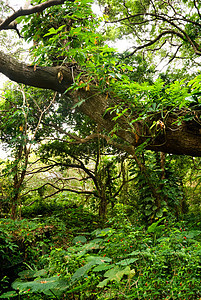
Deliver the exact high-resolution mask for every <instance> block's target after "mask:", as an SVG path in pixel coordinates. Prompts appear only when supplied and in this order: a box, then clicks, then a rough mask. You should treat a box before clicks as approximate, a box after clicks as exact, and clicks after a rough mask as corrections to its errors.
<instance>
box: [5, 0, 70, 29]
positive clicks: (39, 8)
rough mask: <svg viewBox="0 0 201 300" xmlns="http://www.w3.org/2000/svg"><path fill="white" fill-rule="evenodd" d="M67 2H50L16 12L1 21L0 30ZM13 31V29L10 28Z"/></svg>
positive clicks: (52, 0) (58, 0) (62, 0)
mask: <svg viewBox="0 0 201 300" xmlns="http://www.w3.org/2000/svg"><path fill="white" fill-rule="evenodd" d="M69 1H71V2H74V0H69ZM64 2H65V0H49V1H46V2H44V3H41V4H38V5H35V6H33V7H31V8H28V9H22V8H21V9H19V10H17V11H16V12H14V13H13V14H12V15H11V16H9V17H8V18H6V19H5V20H4V21H2V20H0V30H3V29H8V27H9V26H10V25H11V23H12V22H13V21H15V20H16V19H17V18H18V17H21V16H28V15H32V14H34V13H37V12H41V11H43V10H45V9H46V8H48V7H51V6H54V5H61V4H64ZM10 29H13V28H10Z"/></svg>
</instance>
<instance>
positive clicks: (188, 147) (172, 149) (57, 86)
mask: <svg viewBox="0 0 201 300" xmlns="http://www.w3.org/2000/svg"><path fill="white" fill-rule="evenodd" d="M75 72H76V71H75ZM0 73H3V74H4V75H6V76H7V77H8V78H9V79H10V80H12V81H14V82H17V83H23V84H25V85H29V86H33V87H37V88H42V89H51V90H54V91H58V92H59V93H64V92H65V91H66V89H68V88H69V87H70V86H71V85H72V83H73V77H74V76H75V75H76V74H75V73H74V76H72V68H71V67H59V66H57V67H40V66H30V65H26V64H25V63H22V62H18V61H17V60H16V59H15V58H13V57H11V56H9V55H7V54H4V53H3V52H2V51H0ZM61 74H62V75H61ZM69 97H71V98H72V99H73V102H74V104H76V103H79V102H80V101H81V100H84V101H82V104H81V105H80V106H79V109H80V110H81V111H82V112H83V113H84V114H86V115H88V116H89V117H90V118H91V119H93V120H94V121H95V122H96V123H97V124H99V125H100V127H101V128H102V129H105V130H106V131H107V132H110V131H111V130H112V129H113V128H114V126H115V124H116V123H115V122H114V121H113V120H112V119H113V117H114V116H112V115H111V114H109V113H107V114H105V110H106V108H107V107H109V105H110V102H111V100H112V99H110V98H108V97H106V95H105V94H101V93H100V92H99V91H98V89H97V88H96V87H95V86H93V85H92V86H90V90H89V91H86V90H84V89H79V90H77V91H69V92H68V97H66V98H67V99H69ZM199 114H200V112H197V118H199V116H200V115H199ZM195 117H196V116H195ZM135 118H136V116H133V119H135ZM158 120H160V116H158ZM176 120H177V115H176V114H171V115H169V116H168V117H167V118H166V120H165V122H166V123H165V128H163V129H162V130H159V131H157V134H156V135H152V136H151V135H150V132H148V131H146V132H145V131H144V124H145V123H142V121H140V122H138V123H137V122H136V123H133V124H135V128H134V130H133V129H132V128H130V126H129V123H128V122H127V120H126V118H125V117H122V118H119V119H118V120H117V121H116V122H118V125H119V129H118V131H116V132H115V134H116V135H117V136H118V137H120V138H121V139H122V145H124V149H125V150H126V151H127V152H128V153H130V154H134V153H135V147H137V146H139V145H140V144H142V143H144V142H145V141H146V140H147V135H149V143H148V144H147V145H146V149H150V150H153V151H161V152H165V153H172V154H186V155H191V156H195V157H196V156H197V157H199V156H201V124H200V122H199V121H198V122H196V120H192V121H188V122H182V124H181V125H180V126H178V125H176V124H174V123H175V121H176ZM146 122H149V120H146Z"/></svg>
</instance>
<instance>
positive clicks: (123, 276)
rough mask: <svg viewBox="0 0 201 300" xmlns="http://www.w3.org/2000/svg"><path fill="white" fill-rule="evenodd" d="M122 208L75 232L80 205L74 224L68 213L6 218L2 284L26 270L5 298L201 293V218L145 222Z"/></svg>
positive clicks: (156, 296) (180, 296)
mask: <svg viewBox="0 0 201 300" xmlns="http://www.w3.org/2000/svg"><path fill="white" fill-rule="evenodd" d="M67 211H68V209H67ZM115 211H116V214H115V213H114V216H113V218H111V219H109V221H108V222H107V226H108V227H106V228H104V229H95V230H93V231H90V232H88V231H87V232H86V231H84V232H80V233H79V235H75V234H76V232H72V228H73V227H71V226H72V224H73V219H74V218H75V216H74V217H73V214H72V210H71V213H70V214H69V215H68V218H67V219H65V220H66V223H65V222H64V220H62V219H61V218H62V214H61V213H58V214H57V218H55V216H53V217H48V218H46V219H45V220H44V221H42V222H41V217H40V218H38V219H37V218H35V220H33V221H31V220H30V221H29V222H27V220H23V221H12V220H10V219H1V260H3V262H4V265H3V267H4V268H5V267H6V270H7V271H5V274H7V275H6V276H4V278H3V279H2V280H1V284H2V291H4V290H6V289H7V284H8V282H7V280H8V279H9V277H8V275H9V268H15V270H16V268H17V270H18V272H19V273H18V274H16V273H17V272H15V273H14V274H12V278H14V277H15V278H17V277H18V278H17V279H16V280H15V282H14V283H12V288H13V291H9V292H5V293H4V294H3V295H2V296H1V298H5V299H6V298H10V297H15V296H17V295H20V296H19V297H20V299H28V298H30V297H31V298H32V299H127V298H129V299H196V300H197V299H199V298H200V296H201V294H200V280H201V269H200V258H201V257H200V256H201V244H200V236H201V231H200V230H198V228H199V226H200V223H194V224H193V223H187V222H184V221H180V222H177V223H175V222H174V220H172V221H171V220H169V221H167V219H165V218H163V219H159V220H158V221H157V222H155V223H152V225H150V226H148V228H145V227H144V226H142V225H140V222H139V221H138V220H136V222H135V223H131V222H130V221H129V220H128V219H127V217H126V214H125V212H124V209H123V205H120V204H119V205H116V207H115V208H114V212H115ZM81 216H82V213H81V214H79V221H78V220H77V222H79V224H80V227H81V228H83V225H82V223H81V222H82V219H83V217H81ZM87 220H90V219H89V216H88V217H87V215H86V218H85V222H86V221H87ZM69 222H70V223H69ZM68 224H71V226H70V227H67V226H68ZM97 225H98V224H97V222H94V224H93V227H94V228H96V227H97ZM89 226H90V227H88V228H86V229H89V230H92V226H91V225H89ZM81 228H80V229H81ZM86 229H85V230H86ZM73 236H74V237H73ZM5 249H6V251H5ZM19 250H20V251H19ZM11 255H12V257H13V260H12V263H11V261H10V256H11ZM5 264H7V265H5ZM18 265H19V266H18ZM17 266H18V267H17ZM4 268H3V270H4ZM17 270H16V271H17ZM6 272H7V273H6Z"/></svg>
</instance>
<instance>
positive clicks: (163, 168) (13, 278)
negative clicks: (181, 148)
mask: <svg viewBox="0 0 201 300" xmlns="http://www.w3.org/2000/svg"><path fill="white" fill-rule="evenodd" d="M41 2H45V1H40V0H33V1H31V3H32V5H36V4H39V3H41ZM99 3H100V5H102V6H101V9H102V12H103V13H102V15H101V16H100V17H98V16H97V15H96V14H95V13H94V12H93V9H92V8H93V6H92V5H93V4H94V2H93V1H91V0H81V1H72V2H70V1H65V3H64V4H63V5H55V6H53V7H50V8H48V9H46V10H44V11H42V12H40V13H37V14H32V15H29V16H25V17H20V18H18V19H17V20H18V22H19V23H20V22H21V25H22V34H23V36H24V38H25V40H26V41H27V42H33V44H32V46H31V48H30V53H29V55H30V57H29V58H30V60H31V61H32V63H31V65H30V67H31V68H33V69H34V70H36V68H37V67H38V66H39V67H40V66H57V67H59V66H60V67H61V68H62V67H66V68H68V69H70V70H71V73H72V74H71V75H72V79H73V84H72V85H71V86H70V87H69V88H68V90H66V91H65V92H64V93H63V94H62V95H60V94H59V93H57V92H54V93H53V92H52V91H48V90H41V89H37V88H33V87H28V86H24V85H22V84H19V85H18V86H17V87H16V86H15V85H13V84H7V85H6V86H5V89H4V91H2V93H1V96H0V97H1V98H0V139H1V142H2V143H3V145H4V147H5V149H6V151H8V159H6V160H5V161H3V160H1V161H0V167H1V177H0V267H1V269H0V299H10V298H13V299H16V300H17V299H22V300H23V299H33V300H41V299H44V300H49V299H61V300H62V299H72V300H75V299H76V300H78V299H80V300H81V299H82V300H83V299H84V300H85V299H89V300H90V299H91V300H93V299H97V300H98V299H113V300H114V299H134V300H135V299H139V300H142V299H144V300H148V299H150V300H185V299H186V300H187V299H188V300H200V299H201V287H200V282H201V265H200V262H201V221H200V220H201V205H200V192H201V187H200V183H201V175H200V157H196V158H195V157H190V156H188V157H187V156H180V155H172V154H165V153H163V152H153V151H151V150H145V149H146V146H147V145H150V144H151V143H152V142H153V141H155V139H157V137H161V136H162V137H163V140H162V142H161V143H162V144H163V143H166V142H167V141H166V124H167V121H168V118H169V116H170V115H173V116H174V117H175V121H174V123H173V124H172V126H173V127H172V128H171V130H172V131H177V130H179V128H180V127H179V126H181V125H182V124H183V122H184V121H185V122H187V124H191V125H192V124H193V126H195V127H196V125H197V126H198V129H197V132H200V130H201V129H200V127H199V126H201V116H200V110H201V75H200V69H199V68H200V64H199V61H198V59H197V56H196V55H198V56H199V55H201V53H200V46H199V44H200V31H201V29H200V28H201V24H200V12H199V9H200V8H201V4H200V3H198V1H188V0H177V1H174V3H173V1H161V0H160V1H159V0H154V1H149V0H135V1H123V2H122V1H118V0H117V1H113V0H103V1H102V0H101V1H99ZM4 4H5V3H4V1H0V12H1V11H3V10H1V8H2V7H3V5H4ZM96 5H97V4H96ZM4 12H5V13H6V14H7V13H9V7H7V8H6V10H4ZM164 24H165V25H164ZM164 27H165V29H164ZM4 35H5V34H4ZM124 37H129V38H130V39H131V40H132V43H133V44H132V48H131V49H128V50H127V51H125V52H124V53H119V52H118V49H116V48H112V47H109V46H108V43H112V42H114V41H118V39H122V38H124ZM0 38H1V40H2V39H3V38H2V36H0ZM153 41H154V43H152V42H153ZM167 44H168V46H167ZM164 45H165V46H167V47H165V48H164V47H163V46H164ZM145 46H146V47H145ZM137 50H139V51H138V52H137ZM140 50H141V51H140ZM174 58H175V59H176V61H177V63H178V61H179V60H180V58H182V60H183V61H184V62H183V63H182V64H181V68H180V69H179V70H178V67H177V68H174V64H170V65H169V67H168V70H167V72H166V71H164V72H159V71H158V67H157V64H159V65H160V63H159V60H160V59H165V60H166V62H167V60H168V62H169V63H171V62H172V61H173V59H174ZM163 64H164V63H162V65H163ZM191 65H193V68H192V69H190V68H189V66H191ZM187 66H188V68H187ZM195 66H197V68H196V69H195ZM61 70H62V69H61ZM57 77H58V78H57V79H58V81H59V83H61V82H62V80H63V73H62V71H60V72H58V74H57ZM55 80H56V79H55ZM79 91H85V92H91V91H93V92H94V93H95V95H98V96H100V95H101V96H102V97H103V98H104V99H105V100H108V101H109V104H110V105H108V106H107V108H106V110H105V112H104V117H105V119H106V118H107V116H108V115H109V116H110V118H111V119H112V122H113V123H114V126H113V127H112V128H111V130H110V131H109V132H106V130H105V129H104V128H102V127H101V126H100V125H97V124H95V122H94V121H92V120H91V119H89V117H88V116H86V115H84V114H83V113H82V112H81V111H80V110H79V108H80V107H81V106H82V104H84V103H85V101H86V99H82V98H79V101H78V102H77V103H76V104H75V103H73V96H72V95H75V94H76V92H79ZM68 92H69V93H68ZM90 95H91V94H90ZM90 97H91V96H90ZM122 120H123V122H122V123H121V121H122ZM188 122H192V123H188ZM141 125H143V126H142V130H141V133H140V134H139V132H138V130H137V129H138V126H141ZM121 126H122V127H123V129H124V130H125V128H126V131H127V132H129V134H130V135H131V136H134V137H135V139H136V140H137V141H138V140H139V139H143V141H144V142H143V143H141V144H140V145H139V146H138V147H136V148H135V151H134V154H133V155H131V154H130V153H129V151H126V150H125V149H126V147H127V146H128V145H129V140H126V139H125V140H124V141H122V140H121V139H120V138H119V136H118V132H119V131H121V130H122V127H121ZM189 126H190V125H189ZM193 128H194V127H193ZM187 129H188V128H187ZM129 146H133V145H129Z"/></svg>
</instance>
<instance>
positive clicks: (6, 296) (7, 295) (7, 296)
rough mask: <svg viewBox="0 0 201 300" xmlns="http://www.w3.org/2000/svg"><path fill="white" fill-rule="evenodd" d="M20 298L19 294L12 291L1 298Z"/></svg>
mask: <svg viewBox="0 0 201 300" xmlns="http://www.w3.org/2000/svg"><path fill="white" fill-rule="evenodd" d="M16 296H18V294H17V293H16V292H15V291H10V292H7V293H4V294H2V295H1V296H0V298H1V299H7V298H12V297H16Z"/></svg>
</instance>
